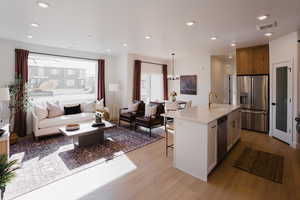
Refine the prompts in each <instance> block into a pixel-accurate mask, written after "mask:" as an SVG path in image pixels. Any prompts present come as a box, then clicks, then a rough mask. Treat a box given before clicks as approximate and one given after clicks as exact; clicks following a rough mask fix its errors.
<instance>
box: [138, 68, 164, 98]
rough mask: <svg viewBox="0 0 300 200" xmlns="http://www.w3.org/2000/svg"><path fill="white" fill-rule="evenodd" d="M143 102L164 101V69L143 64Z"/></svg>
mask: <svg viewBox="0 0 300 200" xmlns="http://www.w3.org/2000/svg"><path fill="white" fill-rule="evenodd" d="M141 100H143V101H144V102H146V103H148V102H150V101H163V74H162V67H161V66H157V65H153V64H146V63H143V64H142V68H141Z"/></svg>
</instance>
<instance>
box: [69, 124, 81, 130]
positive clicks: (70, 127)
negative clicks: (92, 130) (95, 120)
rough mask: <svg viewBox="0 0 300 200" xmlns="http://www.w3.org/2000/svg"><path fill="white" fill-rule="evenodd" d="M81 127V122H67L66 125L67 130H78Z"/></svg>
mask: <svg viewBox="0 0 300 200" xmlns="http://www.w3.org/2000/svg"><path fill="white" fill-rule="evenodd" d="M79 129H80V125H79V124H67V125H66V131H76V130H79Z"/></svg>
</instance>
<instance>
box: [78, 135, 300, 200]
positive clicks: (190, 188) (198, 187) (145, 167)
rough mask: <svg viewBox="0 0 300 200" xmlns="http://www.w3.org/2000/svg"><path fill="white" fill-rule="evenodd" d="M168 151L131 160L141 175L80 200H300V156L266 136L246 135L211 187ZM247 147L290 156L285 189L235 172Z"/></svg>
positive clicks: (140, 153) (143, 152)
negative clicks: (179, 164)
mask: <svg viewBox="0 0 300 200" xmlns="http://www.w3.org/2000/svg"><path fill="white" fill-rule="evenodd" d="M164 145H165V141H164V140H160V141H159V142H156V143H154V144H151V145H148V146H146V147H144V148H141V149H139V150H136V151H133V152H131V153H128V154H126V156H127V157H128V158H129V159H130V160H131V161H132V162H133V163H134V164H135V165H136V167H137V169H136V170H134V171H132V172H130V173H128V174H126V175H124V176H122V177H120V178H118V179H116V180H114V181H113V182H110V183H108V184H106V185H104V186H102V187H100V188H98V189H97V190H95V191H93V192H92V193H89V194H87V195H85V196H84V197H82V198H80V199H81V200H87V199H99V198H101V199H122V200H125V199H128V200H129V199H130V200H132V199H137V200H141V199H143V200H145V199H146V200H148V199H149V200H150V199H151V200H155V199H170V200H176V199H178V200H179V199H180V200H183V199H188V200H194V199H210V200H214V199H216V200H220V199H222V200H223V199H225V200H226V199H228V200H234V199H239V200H241V199H242V200H244V199H249V200H250V199H251V200H252V199H272V200H275V199H280V200H283V199H291V200H295V199H300V190H299V189H300V151H299V150H295V149H292V148H290V147H289V146H288V145H287V144H284V143H282V142H280V141H278V140H276V139H273V138H271V137H269V136H267V135H265V134H261V133H254V132H248V131H243V132H242V137H241V141H240V142H239V143H237V145H236V146H235V147H234V148H233V149H232V151H231V152H230V153H229V155H228V156H227V157H226V159H225V160H224V162H223V163H221V165H219V166H218V167H217V168H216V169H215V170H214V171H213V172H212V173H211V174H210V176H209V179H208V182H207V183H205V182H202V181H200V180H197V179H196V178H193V177H192V176H190V175H188V174H185V173H183V172H181V171H179V170H177V169H175V168H173V167H172V164H173V163H172V162H173V158H172V155H173V153H172V150H169V151H170V153H169V157H168V158H166V157H165V146H164ZM245 146H250V147H253V148H256V149H259V150H263V151H267V152H271V153H275V154H279V155H282V156H284V159H285V160H284V179H283V184H277V183H274V182H271V181H269V180H266V179H263V178H261V177H257V176H255V175H252V174H249V173H247V172H244V171H241V170H239V169H236V168H234V167H232V165H233V163H234V162H235V160H236V159H237V158H238V156H239V155H240V153H241V152H242V150H243V148H244V147H245ZM112 162H113V161H112Z"/></svg>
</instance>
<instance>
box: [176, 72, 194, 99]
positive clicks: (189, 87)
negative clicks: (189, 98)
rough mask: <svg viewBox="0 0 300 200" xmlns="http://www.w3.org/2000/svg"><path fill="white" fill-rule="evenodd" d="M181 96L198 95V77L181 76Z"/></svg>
mask: <svg viewBox="0 0 300 200" xmlns="http://www.w3.org/2000/svg"><path fill="white" fill-rule="evenodd" d="M180 94H186V95H197V75H184V76H180Z"/></svg>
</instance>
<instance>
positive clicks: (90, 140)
mask: <svg viewBox="0 0 300 200" xmlns="http://www.w3.org/2000/svg"><path fill="white" fill-rule="evenodd" d="M93 144H104V132H103V131H97V132H95V133H92V134H88V135H81V136H78V146H79V147H81V146H90V145H93Z"/></svg>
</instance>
